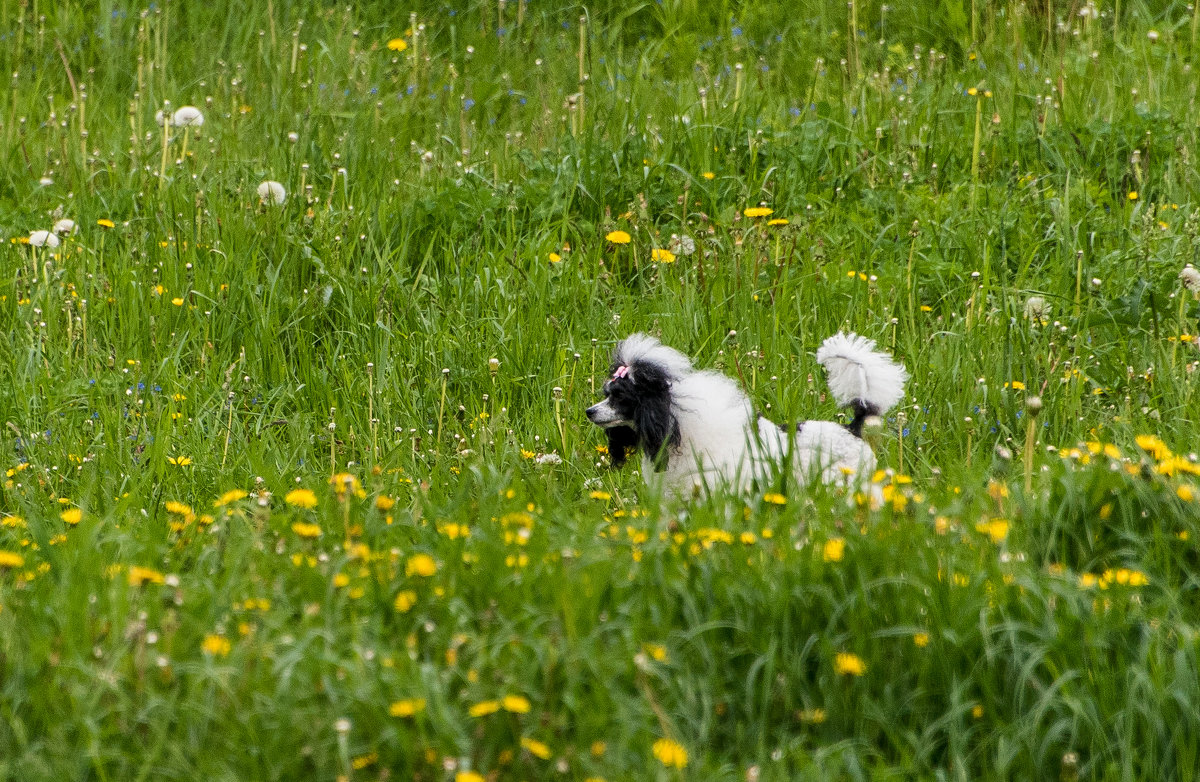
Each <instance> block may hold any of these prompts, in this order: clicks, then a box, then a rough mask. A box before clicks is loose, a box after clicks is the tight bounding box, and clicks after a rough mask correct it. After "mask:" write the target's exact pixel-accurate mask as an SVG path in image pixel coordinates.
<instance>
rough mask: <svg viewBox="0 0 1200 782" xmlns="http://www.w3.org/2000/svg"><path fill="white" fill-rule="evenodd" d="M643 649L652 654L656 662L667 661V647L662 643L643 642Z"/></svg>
mask: <svg viewBox="0 0 1200 782" xmlns="http://www.w3.org/2000/svg"><path fill="white" fill-rule="evenodd" d="M642 651H644V652H645V653H646V654H648V655H650V657H651V658H652V659H653V660H655V661H656V662H660V663H661V662H666V661H667V647H665V646H663V645H662V644H642Z"/></svg>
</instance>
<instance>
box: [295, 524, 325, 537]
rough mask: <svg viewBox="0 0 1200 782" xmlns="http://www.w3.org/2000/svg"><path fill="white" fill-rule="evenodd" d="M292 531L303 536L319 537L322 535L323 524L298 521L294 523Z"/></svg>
mask: <svg viewBox="0 0 1200 782" xmlns="http://www.w3.org/2000/svg"><path fill="white" fill-rule="evenodd" d="M292 532H295V533H296V534H297V535H299V536H300V537H302V538H309V539H311V538H319V537H321V526H320V525H319V524H309V523H308V522H304V521H297V522H296V523H295V524H293V525H292Z"/></svg>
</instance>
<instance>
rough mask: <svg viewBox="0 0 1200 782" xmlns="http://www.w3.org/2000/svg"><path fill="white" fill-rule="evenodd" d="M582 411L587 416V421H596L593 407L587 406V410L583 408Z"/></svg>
mask: <svg viewBox="0 0 1200 782" xmlns="http://www.w3.org/2000/svg"><path fill="white" fill-rule="evenodd" d="M583 412H584V414H585V415H586V416H587V417H588V420H589V421H591V422H592V423H596V412H597V411H596V408H595V407H589V408H588V409H587V410H584V411H583Z"/></svg>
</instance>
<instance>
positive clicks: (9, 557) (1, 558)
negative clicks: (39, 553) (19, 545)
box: [0, 550, 25, 568]
mask: <svg viewBox="0 0 1200 782" xmlns="http://www.w3.org/2000/svg"><path fill="white" fill-rule="evenodd" d="M24 566H25V557H23V556H21V555H20V554H18V553H17V552H15V551H2V550H0V568H6V567H7V568H18V567H24Z"/></svg>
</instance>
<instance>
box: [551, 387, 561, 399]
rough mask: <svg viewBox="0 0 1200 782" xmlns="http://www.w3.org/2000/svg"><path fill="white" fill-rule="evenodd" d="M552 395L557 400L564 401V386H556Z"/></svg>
mask: <svg viewBox="0 0 1200 782" xmlns="http://www.w3.org/2000/svg"><path fill="white" fill-rule="evenodd" d="M550 393H552V394H553V395H554V398H555V399H562V395H563V390H562V386H555V387H554V389H553V390H552V391H551V392H550Z"/></svg>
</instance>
